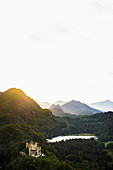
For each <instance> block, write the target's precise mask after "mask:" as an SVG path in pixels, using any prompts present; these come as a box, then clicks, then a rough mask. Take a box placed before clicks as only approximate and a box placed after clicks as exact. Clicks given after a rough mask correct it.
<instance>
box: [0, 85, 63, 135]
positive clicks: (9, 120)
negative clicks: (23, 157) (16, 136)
mask: <svg viewBox="0 0 113 170" xmlns="http://www.w3.org/2000/svg"><path fill="white" fill-rule="evenodd" d="M18 123H19V124H20V123H21V124H26V126H28V125H30V126H35V128H37V129H38V130H39V131H40V132H43V133H44V135H45V136H46V137H51V136H53V134H54V133H55V131H57V132H59V128H60V127H61V126H64V127H65V123H64V122H62V121H60V120H59V118H57V117H55V116H53V114H52V113H51V111H50V110H48V109H42V108H41V107H40V106H39V105H38V104H37V103H36V102H35V101H34V100H33V99H31V98H30V97H29V96H27V95H26V94H25V93H24V92H23V91H22V90H21V89H16V88H11V89H9V90H7V91H5V92H3V93H2V94H1V95H0V127H3V126H6V125H9V124H13V125H14V124H18Z"/></svg>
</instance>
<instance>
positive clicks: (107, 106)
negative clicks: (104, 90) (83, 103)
mask: <svg viewBox="0 0 113 170" xmlns="http://www.w3.org/2000/svg"><path fill="white" fill-rule="evenodd" d="M90 106H91V107H94V108H96V109H99V110H101V111H103V112H108V111H113V102H112V101H110V100H105V101H101V102H96V103H92V104H90Z"/></svg>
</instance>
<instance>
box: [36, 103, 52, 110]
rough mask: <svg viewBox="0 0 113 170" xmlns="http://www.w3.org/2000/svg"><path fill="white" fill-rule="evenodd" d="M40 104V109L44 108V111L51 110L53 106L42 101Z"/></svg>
mask: <svg viewBox="0 0 113 170" xmlns="http://www.w3.org/2000/svg"><path fill="white" fill-rule="evenodd" d="M38 104H39V105H40V107H41V108H43V109H46V108H49V107H50V106H51V104H50V103H48V102H40V101H39V102H38Z"/></svg>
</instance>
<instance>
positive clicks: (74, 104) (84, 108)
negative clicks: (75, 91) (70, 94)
mask: <svg viewBox="0 0 113 170" xmlns="http://www.w3.org/2000/svg"><path fill="white" fill-rule="evenodd" d="M60 108H61V109H62V110H63V111H64V112H65V113H71V114H74V115H90V114H93V113H100V111H99V110H97V109H94V108H91V107H90V106H88V105H87V104H84V103H81V102H80V101H75V100H72V101H70V102H67V103H66V104H64V105H62V106H60Z"/></svg>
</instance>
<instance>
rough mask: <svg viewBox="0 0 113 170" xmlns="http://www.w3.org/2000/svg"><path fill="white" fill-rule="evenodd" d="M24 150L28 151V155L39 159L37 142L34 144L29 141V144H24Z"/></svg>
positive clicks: (39, 148) (39, 151)
mask: <svg viewBox="0 0 113 170" xmlns="http://www.w3.org/2000/svg"><path fill="white" fill-rule="evenodd" d="M26 148H28V149H29V155H30V156H33V157H41V156H42V154H41V147H40V146H37V142H35V144H34V143H33V142H32V141H31V142H30V143H28V142H26Z"/></svg>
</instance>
